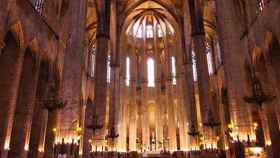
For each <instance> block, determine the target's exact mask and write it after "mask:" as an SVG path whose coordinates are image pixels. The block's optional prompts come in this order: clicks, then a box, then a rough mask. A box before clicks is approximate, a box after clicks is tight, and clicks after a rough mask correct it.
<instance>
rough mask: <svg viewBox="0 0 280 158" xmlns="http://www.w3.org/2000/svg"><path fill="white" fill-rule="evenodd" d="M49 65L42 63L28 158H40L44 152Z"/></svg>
mask: <svg viewBox="0 0 280 158" xmlns="http://www.w3.org/2000/svg"><path fill="white" fill-rule="evenodd" d="M48 79H49V64H48V63H47V62H44V61H42V63H41V68H40V75H39V80H38V86H37V93H36V102H35V107H34V114H33V118H32V120H30V122H31V121H32V124H30V126H31V131H30V144H29V152H28V158H41V157H42V156H43V152H44V140H45V130H46V123H47V122H46V121H47V110H45V109H44V108H45V107H44V104H46V99H48V98H47V92H48V90H49V86H50V85H49V83H48Z"/></svg>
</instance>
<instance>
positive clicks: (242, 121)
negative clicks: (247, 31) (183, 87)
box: [216, 0, 252, 140]
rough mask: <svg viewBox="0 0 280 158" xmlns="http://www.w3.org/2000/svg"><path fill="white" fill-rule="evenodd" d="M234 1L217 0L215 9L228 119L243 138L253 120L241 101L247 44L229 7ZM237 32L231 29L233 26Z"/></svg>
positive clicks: (244, 90) (244, 86) (244, 83)
mask: <svg viewBox="0 0 280 158" xmlns="http://www.w3.org/2000/svg"><path fill="white" fill-rule="evenodd" d="M234 5H235V4H234V2H233V1H232V0H230V1H227V2H225V1H223V0H217V1H216V8H217V15H218V16H219V18H218V22H217V23H218V30H219V32H218V34H219V40H220V44H221V48H222V53H223V54H222V60H223V63H224V70H225V78H226V84H227V89H228V97H229V108H230V111H231V117H232V118H231V119H232V121H233V122H234V124H235V125H236V126H237V127H238V129H237V128H236V129H234V132H235V133H236V134H238V135H239V138H240V139H242V140H247V138H246V137H247V136H246V135H247V134H249V133H250V132H251V127H252V122H251V115H250V112H249V106H248V104H247V103H245V101H244V100H243V98H244V96H246V94H245V92H246V90H247V89H248V88H247V85H246V84H247V83H246V74H245V71H244V63H245V57H246V54H245V52H246V47H245V45H244V43H242V41H241V40H240V37H241V35H240V34H239V33H236V32H242V31H241V30H242V28H241V26H240V25H239V24H240V23H239V19H238V17H237V16H236V10H234V9H235V8H234V7H232V6H234ZM233 28H234V29H235V30H236V31H232V29H233Z"/></svg>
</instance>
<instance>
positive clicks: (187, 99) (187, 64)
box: [180, 19, 198, 147]
mask: <svg viewBox="0 0 280 158" xmlns="http://www.w3.org/2000/svg"><path fill="white" fill-rule="evenodd" d="M184 23H185V22H184V21H183V19H182V20H181V25H180V26H181V36H180V38H181V43H182V44H181V47H182V54H183V57H182V58H181V59H182V61H181V62H182V64H183V65H182V67H183V68H182V69H183V75H184V76H183V79H182V80H183V82H184V83H183V86H182V88H183V89H182V91H183V98H184V100H183V101H184V109H185V111H186V114H187V117H186V118H187V120H186V122H185V123H188V129H187V131H186V132H190V129H191V127H192V126H193V127H194V129H195V130H198V122H197V109H196V103H195V89H194V79H193V61H192V58H193V57H192V51H191V42H190V41H189V42H188V41H186V38H185V34H184V33H183V32H185V30H184ZM186 43H189V45H188V46H187V45H186ZM189 138H190V140H195V138H192V137H191V136H189ZM189 143H190V147H191V146H192V145H197V144H196V143H197V142H194V143H195V144H192V142H189Z"/></svg>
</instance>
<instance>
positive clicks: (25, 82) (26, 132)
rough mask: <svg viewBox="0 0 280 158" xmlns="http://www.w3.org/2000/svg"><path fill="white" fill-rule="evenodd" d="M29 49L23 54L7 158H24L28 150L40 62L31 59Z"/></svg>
mask: <svg viewBox="0 0 280 158" xmlns="http://www.w3.org/2000/svg"><path fill="white" fill-rule="evenodd" d="M31 53H33V52H31V51H30V50H29V49H27V50H26V52H25V57H24V63H23V69H22V75H21V82H20V88H19V93H18V94H19V95H18V99H17V106H16V110H15V115H14V124H13V129H12V134H11V144H10V145H11V146H10V150H9V153H8V157H9V158H14V157H18V158H26V157H27V151H28V150H29V136H30V130H31V129H30V124H31V123H32V116H33V110H34V104H35V97H36V90H37V81H38V76H39V69H40V61H39V59H36V58H33V57H32V56H33V54H31Z"/></svg>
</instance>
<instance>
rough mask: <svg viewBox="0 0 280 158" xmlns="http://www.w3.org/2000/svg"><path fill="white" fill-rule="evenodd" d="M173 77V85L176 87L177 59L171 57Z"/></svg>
mask: <svg viewBox="0 0 280 158" xmlns="http://www.w3.org/2000/svg"><path fill="white" fill-rule="evenodd" d="M171 77H172V84H173V85H176V60H175V57H174V56H173V57H171Z"/></svg>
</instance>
